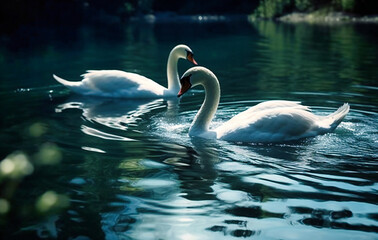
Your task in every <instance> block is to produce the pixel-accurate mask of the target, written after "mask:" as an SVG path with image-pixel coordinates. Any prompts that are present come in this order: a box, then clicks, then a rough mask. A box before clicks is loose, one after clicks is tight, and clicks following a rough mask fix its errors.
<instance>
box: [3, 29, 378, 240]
mask: <svg viewBox="0 0 378 240" xmlns="http://www.w3.org/2000/svg"><path fill="white" fill-rule="evenodd" d="M377 33H378V26H376V25H352V24H350V25H333V26H316V25H315V26H314V25H307V24H298V25H290V24H283V23H273V22H259V23H253V24H249V23H240V22H219V23H217V22H213V23H202V22H201V23H192V24H190V23H161V24H155V25H149V24H137V23H131V24H125V25H103V26H97V27H79V28H74V29H70V28H67V27H64V28H38V29H37V28H25V29H21V30H19V31H18V32H15V33H14V34H12V35H7V36H2V38H1V42H2V44H1V45H0V72H1V74H0V78H1V85H0V112H1V116H2V117H1V132H0V139H1V145H0V154H1V159H5V158H7V159H8V162H6V163H9V159H11V160H12V161H16V162H17V161H18V163H15V164H14V165H12V164H10V165H9V164H0V170H1V171H2V174H3V176H2V177H1V178H0V186H1V187H2V192H1V195H0V196H1V198H0V214H1V215H0V216H1V221H0V224H1V225H0V226H1V229H2V230H1V234H2V235H3V237H5V238H6V239H33V238H59V239H180V240H197V239H201V240H203V239H340V240H341V239H342V240H345V239H377V238H378V234H377V232H378V222H377V221H378V206H377V199H378V197H377V192H378V184H377V171H378V162H377V158H378V153H377V149H378V129H377V120H378V115H377V114H378V97H377V96H378V79H377V62H378V44H377V43H378V35H377ZM179 43H185V44H187V45H189V46H190V47H191V48H192V50H193V51H194V53H195V58H196V60H197V62H198V63H199V64H200V65H203V66H206V67H208V68H209V69H211V70H212V71H213V72H214V73H215V74H216V75H217V77H218V78H219V80H220V84H221V89H222V97H221V103H220V106H219V109H218V111H217V114H216V117H215V119H214V121H213V125H212V127H215V126H217V125H218V124H220V123H222V122H224V121H226V120H228V119H229V118H230V117H232V116H234V115H235V114H237V113H239V112H241V111H244V110H245V109H247V108H248V107H250V106H253V105H255V104H257V103H259V102H261V101H264V100H274V99H284V100H296V101H302V103H303V104H305V105H309V106H311V108H312V109H313V111H314V112H315V113H317V114H319V115H326V114H329V113H331V112H332V111H334V110H335V109H336V108H337V107H339V106H341V105H342V104H343V103H344V102H348V103H349V104H350V105H351V112H350V113H349V114H348V115H347V117H346V118H345V120H344V121H343V122H342V123H341V125H340V126H339V127H338V128H337V129H336V131H335V132H334V133H329V134H326V135H322V136H318V137H315V138H311V139H305V140H302V141H299V142H292V143H287V144H267V145H259V144H237V143H229V142H223V141H215V140H214V141H208V140H206V141H204V140H201V139H197V138H193V139H191V138H189V137H188V135H187V132H188V128H189V126H190V123H191V121H192V119H193V117H194V115H195V113H196V112H197V110H198V109H199V107H200V105H201V103H202V101H203V96H204V95H203V94H204V92H203V90H202V89H201V88H195V89H193V90H191V91H190V92H189V93H188V94H187V95H185V96H184V97H183V98H182V99H181V100H178V99H175V98H173V99H157V100H138V101H135V100H134V101H133V100H122V99H106V98H93V97H91V98H89V97H81V96H78V95H75V94H73V93H71V92H70V91H69V90H67V89H65V88H64V87H63V86H61V85H59V84H57V83H56V82H55V81H54V80H53V78H52V76H51V75H52V74H53V73H55V74H57V75H59V76H62V77H64V78H67V79H72V80H74V79H79V75H80V74H82V73H84V71H85V70H87V69H121V70H126V71H132V72H137V73H140V74H142V75H145V76H147V77H149V78H152V79H154V80H155V81H157V82H159V83H161V84H163V85H166V61H167V57H168V53H169V51H170V50H171V48H172V47H174V46H175V45H177V44H179ZM189 67H191V65H190V64H189V63H187V62H184V61H181V62H180V63H179V71H180V74H182V73H183V72H184V71H185V70H186V69H187V68H189ZM10 154H13V155H11V156H9V155H10ZM15 154H16V155H15ZM7 156H8V157H7ZM15 159H16V160H15ZM17 159H18V160H17ZM20 159H21V160H20ZM22 159H24V160H22ZM25 159H26V160H25ZM4 161H5V160H3V162H4ZM30 163H31V164H32V165H30ZM17 164H18V165H17ZM15 166H16V167H15ZM17 166H18V167H19V170H18V173H15V175H14V176H13V177H11V176H10V175H9V174H10V173H9V172H11V171H15V169H18V168H17ZM25 169H26V170H25ZM7 174H8V175H7ZM17 174H18V175H17Z"/></svg>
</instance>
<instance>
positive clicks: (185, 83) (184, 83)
mask: <svg viewBox="0 0 378 240" xmlns="http://www.w3.org/2000/svg"><path fill="white" fill-rule="evenodd" d="M190 76H191V75H189V76H186V77H183V78H181V79H180V83H181V89H180V91H179V93H178V94H177V97H181V96H182V95H183V94H184V93H186V92H187V91H188V90H189V89H190V88H191V87H192V84H191V83H190Z"/></svg>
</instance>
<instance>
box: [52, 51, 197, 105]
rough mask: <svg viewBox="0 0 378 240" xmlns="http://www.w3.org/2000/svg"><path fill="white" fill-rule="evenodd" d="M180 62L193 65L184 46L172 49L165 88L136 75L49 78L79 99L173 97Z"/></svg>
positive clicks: (109, 72) (106, 73)
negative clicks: (81, 97)
mask: <svg viewBox="0 0 378 240" xmlns="http://www.w3.org/2000/svg"><path fill="white" fill-rule="evenodd" d="M180 58H183V59H185V58H186V59H187V60H189V61H190V62H192V63H193V64H195V65H197V62H196V61H195V60H194V58H193V52H192V50H191V49H190V48H189V47H188V46H186V45H177V46H176V47H174V48H173V49H172V51H171V52H170V54H169V57H168V63H167V78H168V88H165V87H163V86H161V85H160V84H158V83H156V82H154V81H153V80H151V79H149V78H146V77H144V76H141V75H139V74H136V73H130V72H124V71H119V70H95V71H87V73H84V74H83V75H81V76H82V77H83V80H82V81H79V82H70V81H67V80H65V79H62V78H60V77H58V76H56V75H53V77H54V78H55V79H56V80H57V81H58V82H59V83H61V84H63V85H64V86H66V87H67V88H69V89H71V90H72V91H73V92H75V93H78V94H83V95H92V96H103V97H120V98H159V97H172V96H176V95H177V92H178V91H179V89H180V82H179V76H178V72H177V62H178V60H179V59H180Z"/></svg>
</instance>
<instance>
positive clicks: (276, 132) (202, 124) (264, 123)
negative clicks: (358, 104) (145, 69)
mask: <svg viewBox="0 0 378 240" xmlns="http://www.w3.org/2000/svg"><path fill="white" fill-rule="evenodd" d="M180 83H181V89H180V91H179V93H178V97H180V96H182V95H183V94H184V93H185V92H187V91H188V90H189V89H190V88H191V87H194V86H197V85H202V86H203V87H204V89H205V100H204V102H203V103H202V106H201V108H200V110H199V111H198V113H197V114H196V116H195V117H194V120H193V122H192V125H191V127H190V129H189V135H190V136H197V137H202V138H211V139H221V140H226V141H234V142H261V143H264V142H265V143H267V142H284V141H292V140H298V139H301V138H305V137H313V136H316V135H319V134H324V133H327V132H331V131H333V130H334V129H335V128H336V127H337V126H338V125H339V124H340V122H341V121H342V120H343V119H344V117H345V116H346V114H347V113H348V112H349V105H348V104H344V105H343V106H341V107H340V108H339V109H338V110H337V111H335V112H334V113H331V114H330V115H328V116H317V115H315V114H313V113H312V112H311V111H310V109H309V108H308V107H307V106H303V105H301V104H300V103H299V102H293V101H283V100H274V101H266V102H263V103H260V104H257V105H256V106H253V107H251V108H249V109H248V110H246V111H244V112H241V113H239V114H237V115H236V116H234V117H232V118H231V119H230V120H228V121H227V122H225V123H223V124H222V125H221V126H219V127H218V128H216V129H214V130H210V129H209V126H210V123H211V121H212V119H213V117H214V115H215V112H216V110H217V108H218V104H219V100H220V86H219V81H218V79H217V77H216V76H215V75H214V74H213V73H212V72H211V71H210V70H208V69H206V68H204V67H193V68H190V69H189V70H187V71H186V72H185V73H184V75H183V76H182V78H181V79H180Z"/></svg>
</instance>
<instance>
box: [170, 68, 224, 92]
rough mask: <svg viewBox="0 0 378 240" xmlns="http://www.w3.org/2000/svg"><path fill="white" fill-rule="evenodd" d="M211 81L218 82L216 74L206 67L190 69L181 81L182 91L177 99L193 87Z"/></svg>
mask: <svg viewBox="0 0 378 240" xmlns="http://www.w3.org/2000/svg"><path fill="white" fill-rule="evenodd" d="M209 79H216V81H218V80H217V78H216V76H215V75H214V73H213V72H211V71H210V70H209V69H207V68H205V67H200V66H198V67H192V68H190V69H189V70H187V71H186V72H185V73H184V74H183V75H182V77H181V79H180V84H181V89H180V92H179V93H178V95H177V97H181V96H182V95H183V94H184V93H186V92H187V91H188V90H189V89H190V88H192V87H195V86H197V85H199V84H202V85H204V84H206V82H207V81H208V80H209Z"/></svg>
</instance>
